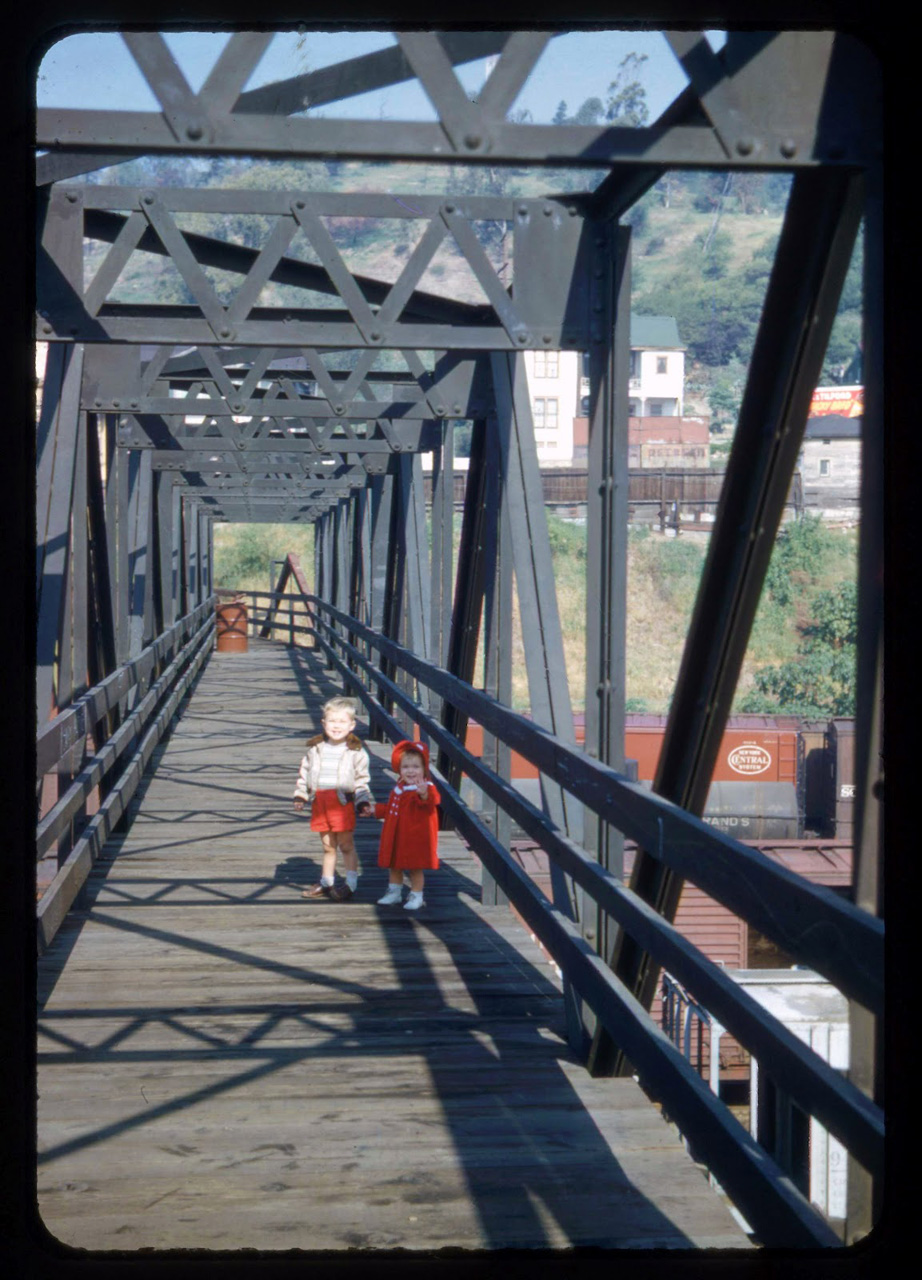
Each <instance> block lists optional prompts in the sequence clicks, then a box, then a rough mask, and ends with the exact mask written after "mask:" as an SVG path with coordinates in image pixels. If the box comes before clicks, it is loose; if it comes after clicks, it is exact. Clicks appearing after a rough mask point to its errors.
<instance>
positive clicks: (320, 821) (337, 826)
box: [311, 791, 355, 831]
mask: <svg viewBox="0 0 922 1280" xmlns="http://www.w3.org/2000/svg"><path fill="white" fill-rule="evenodd" d="M354 830H355V805H354V804H353V803H352V801H351V800H349V801H347V802H346V804H340V802H339V796H338V795H337V794H336V792H335V791H318V792H317V794H316V795H315V796H314V801H313V804H312V805H311V831H354Z"/></svg>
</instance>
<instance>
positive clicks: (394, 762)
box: [391, 738, 429, 778]
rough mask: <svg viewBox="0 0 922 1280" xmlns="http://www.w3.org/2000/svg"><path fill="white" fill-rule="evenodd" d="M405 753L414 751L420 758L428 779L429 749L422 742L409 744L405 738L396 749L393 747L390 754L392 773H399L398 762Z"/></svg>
mask: <svg viewBox="0 0 922 1280" xmlns="http://www.w3.org/2000/svg"><path fill="white" fill-rule="evenodd" d="M407 751H415V752H416V754H417V755H420V756H422V758H423V769H424V770H425V773H426V777H427V778H428V777H429V748H428V747H427V746H426V744H425V743H424V742H410V740H409V739H408V738H405V739H404V741H403V742H398V743H397V745H396V747H394V750H393V751H392V752H391V768H392V769H393V770H394V773H399V772H400V761H401V758H402V757H403V755H404V754H405V752H407Z"/></svg>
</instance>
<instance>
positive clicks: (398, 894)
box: [378, 884, 403, 907]
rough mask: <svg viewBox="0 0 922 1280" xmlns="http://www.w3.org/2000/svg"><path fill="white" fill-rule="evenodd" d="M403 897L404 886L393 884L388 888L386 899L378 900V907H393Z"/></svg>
mask: <svg viewBox="0 0 922 1280" xmlns="http://www.w3.org/2000/svg"><path fill="white" fill-rule="evenodd" d="M402 897H403V885H402V884H392V885H390V886H389V887H388V890H387V893H386V894H385V895H384V897H383V898H379V899H378V905H379V906H381V907H393V906H396V905H397V903H398V902H399V901H400V899H401V898H402Z"/></svg>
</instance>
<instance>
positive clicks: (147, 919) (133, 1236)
mask: <svg viewBox="0 0 922 1280" xmlns="http://www.w3.org/2000/svg"><path fill="white" fill-rule="evenodd" d="M340 691H341V690H340V689H339V687H338V686H336V685H334V684H333V683H331V680H330V676H329V673H328V672H325V671H324V670H323V668H322V667H321V665H320V662H319V660H318V659H317V658H316V657H315V656H314V654H313V652H311V651H308V650H305V649H299V648H289V647H285V646H283V645H281V644H277V643H274V642H270V641H256V642H254V641H252V640H251V641H250V647H249V651H248V652H247V653H245V654H217V653H215V654H212V656H211V658H210V660H209V662H208V663H207V665H206V667H205V669H204V671H203V674H202V676H201V678H200V679H199V681H198V683H197V685H196V686H195V688H194V691H193V693H192V695H191V698H190V699H189V700H188V702H187V704H186V705H185V707H184V709H183V712H182V714H181V716H180V717H179V719H178V720H177V722H176V725H175V728H174V729H173V732H172V733H171V735H170V737H169V739H168V740H167V742H166V743H165V745H163V746H161V747H160V748H159V749H158V752H157V755H156V758H155V764H156V768H155V769H154V771H153V772H152V774H151V776H150V777H149V778H148V779H147V780H146V781H145V783H144V784H143V786H142V787H141V789H140V790H139V792H138V794H137V796H136V798H135V800H134V801H133V802H132V811H133V821H132V823H131V825H130V828H129V830H128V832H127V834H122V835H119V836H117V837H113V838H111V839H110V840H109V842H108V844H107V845H106V847H105V850H104V852H103V855H102V857H101V858H99V859H98V861H97V863H96V865H95V867H94V870H93V873H92V874H91V876H90V879H89V881H88V882H87V886H86V889H85V891H84V892H85V897H84V901H83V903H82V906H81V907H80V909H78V910H75V911H72V912H71V913H70V914H69V916H68V917H67V919H66V921H65V923H64V924H63V926H62V927H61V929H60V931H59V932H58V933H57V935H56V937H55V938H54V941H53V943H52V944H51V945H50V946H49V948H48V949H47V951H46V952H45V954H44V955H43V956H42V957H41V958H40V960H39V983H40V990H39V1016H38V1024H39V1042H38V1091H39V1103H38V1126H39V1127H38V1162H39V1164H38V1189H39V1208H40V1212H41V1216H42V1218H43V1220H44V1222H45V1225H46V1226H47V1228H48V1230H49V1231H50V1232H51V1233H52V1234H53V1235H54V1236H55V1237H56V1238H57V1239H58V1240H59V1241H61V1242H62V1243H64V1244H66V1245H71V1246H77V1247H79V1248H87V1249H92V1250H115V1249H117V1250H126V1249H127V1250H134V1249H150V1248H154V1249H174V1248H182V1249H189V1248H204V1249H209V1250H225V1249H232V1250H238V1249H244V1248H254V1249H260V1250H276V1249H278V1250H291V1249H303V1250H329V1249H333V1250H338V1249H370V1250H387V1249H398V1248H399V1249H411V1250H420V1249H437V1248H444V1247H451V1246H453V1247H460V1248H464V1249H498V1248H506V1247H527V1248H566V1247H569V1246H585V1245H597V1246H603V1247H609V1248H689V1247H693V1248H715V1247H720V1248H748V1247H749V1240H748V1237H747V1236H746V1234H745V1233H744V1231H743V1230H742V1229H741V1227H740V1226H739V1225H738V1224H737V1221H736V1220H735V1218H734V1217H733V1215H732V1214H731V1211H730V1209H729V1207H728V1205H727V1204H726V1202H725V1201H724V1199H723V1198H722V1197H721V1196H720V1195H719V1194H718V1193H717V1192H716V1191H715V1190H714V1189H713V1188H712V1186H711V1185H710V1184H709V1182H708V1179H707V1177H706V1176H705V1175H704V1173H703V1172H702V1170H701V1169H700V1168H699V1167H698V1166H696V1165H695V1164H694V1163H693V1162H692V1160H691V1157H690V1156H689V1155H688V1153H687V1152H686V1150H685V1147H684V1145H683V1143H682V1141H681V1139H680V1138H679V1136H678V1134H677V1133H676V1131H675V1129H674V1128H673V1127H672V1126H671V1125H670V1124H668V1123H667V1122H666V1120H664V1118H663V1117H662V1115H661V1113H660V1112H659V1110H658V1109H657V1108H656V1107H655V1106H654V1105H653V1104H652V1103H651V1102H650V1101H649V1100H648V1099H647V1097H646V1095H645V1094H644V1093H643V1092H642V1091H641V1089H640V1087H639V1086H638V1085H637V1084H636V1082H635V1081H634V1080H632V1079H630V1078H627V1079H624V1078H614V1079H612V1078H602V1079H593V1078H591V1077H590V1076H589V1074H588V1073H587V1072H586V1070H585V1068H584V1067H582V1066H581V1065H580V1064H579V1063H578V1062H577V1061H576V1059H575V1056H574V1055H573V1053H572V1052H571V1051H570V1049H569V1048H568V1045H567V1041H566V1035H565V1028H564V1018H563V1002H562V997H561V991H560V982H559V979H558V976H557V974H556V971H555V969H554V968H553V966H552V965H550V964H549V963H548V961H547V958H546V956H545V954H544V952H543V951H542V950H541V949H540V948H539V947H538V945H537V943H536V942H535V941H534V940H533V939H532V937H531V936H530V935H529V933H528V932H527V931H526V930H525V929H524V928H523V927H522V926H521V925H520V924H519V923H518V922H517V920H516V917H514V916H513V914H512V913H511V912H510V911H509V910H508V909H507V908H504V907H484V906H483V905H481V903H480V901H479V887H480V878H479V863H478V861H477V860H476V859H475V858H474V857H473V856H472V855H471V854H470V852H469V851H468V850H467V849H466V847H465V846H464V844H463V843H462V842H461V840H460V839H459V838H458V837H457V836H455V835H453V834H451V833H443V834H442V837H441V845H440V852H441V857H442V867H441V869H440V870H439V871H438V872H437V873H433V874H431V875H430V876H429V877H428V879H427V884H426V906H425V907H424V909H423V910H422V911H420V912H418V913H415V914H410V913H407V912H404V911H403V910H401V909H400V908H399V907H398V908H386V907H380V906H378V905H377V904H376V900H377V898H378V897H380V895H381V892H382V891H383V888H384V884H385V881H386V873H385V872H383V871H380V870H378V868H377V866H376V856H375V854H376V845H377V835H378V831H379V829H380V824H378V823H376V822H374V821H371V820H366V821H360V823H359V830H358V834H357V840H356V844H357V848H358V850H359V859H360V864H361V868H362V875H361V877H360V879H359V887H358V892H357V893H356V895H355V897H354V898H353V899H352V900H351V901H349V902H347V903H333V902H328V901H322V902H317V903H313V902H306V901H304V900H303V899H302V897H301V890H302V888H303V887H304V886H305V885H307V884H310V883H312V882H313V881H314V880H315V879H316V878H317V877H318V875H319V841H318V839H317V837H316V836H314V835H312V834H311V833H310V831H309V826H308V823H307V821H306V820H305V818H304V817H303V816H300V817H299V816H298V815H296V814H295V813H294V812H293V810H292V807H291V792H292V789H293V785H294V780H295V776H296V772H297V766H298V763H299V760H300V756H301V752H302V747H303V743H304V739H305V738H306V737H307V736H308V735H309V734H310V733H311V732H313V731H315V730H316V726H317V724H318V722H319V707H320V704H321V702H322V701H323V699H324V698H326V697H328V696H330V695H331V694H333V693H336V692H340ZM359 724H360V731H361V732H363V733H364V731H365V729H366V727H367V726H366V725H365V724H364V722H363V721H361V720H360V722H359ZM368 747H369V751H370V752H371V754H372V782H373V787H374V790H375V793H376V795H377V796H379V797H380V798H382V799H383V798H384V796H385V795H386V794H387V791H388V789H389V786H390V785H391V782H392V778H391V775H390V774H389V773H388V772H387V765H388V760H389V755H390V748H389V746H386V745H385V744H381V743H374V742H369V743H368Z"/></svg>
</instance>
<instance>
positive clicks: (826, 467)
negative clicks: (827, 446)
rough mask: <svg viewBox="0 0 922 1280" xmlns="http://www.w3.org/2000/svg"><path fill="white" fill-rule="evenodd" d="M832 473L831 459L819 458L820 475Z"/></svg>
mask: <svg viewBox="0 0 922 1280" xmlns="http://www.w3.org/2000/svg"><path fill="white" fill-rule="evenodd" d="M831 474H832V459H831V458H820V475H821V476H828V475H831Z"/></svg>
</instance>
